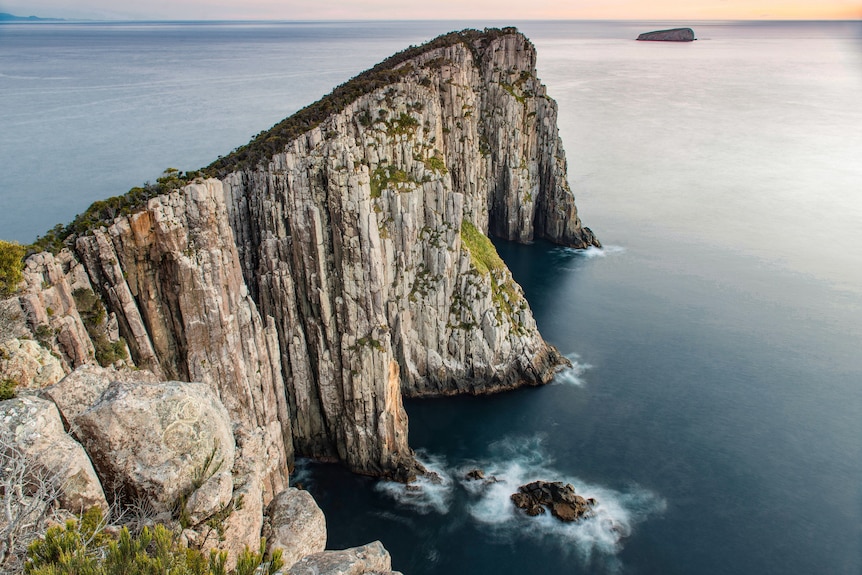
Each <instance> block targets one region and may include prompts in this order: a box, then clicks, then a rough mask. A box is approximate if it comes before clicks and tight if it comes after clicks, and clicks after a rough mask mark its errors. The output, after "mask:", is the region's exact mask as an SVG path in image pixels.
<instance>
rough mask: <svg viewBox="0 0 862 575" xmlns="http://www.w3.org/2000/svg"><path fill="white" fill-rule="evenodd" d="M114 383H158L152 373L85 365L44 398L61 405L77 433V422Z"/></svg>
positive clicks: (64, 414)
mask: <svg viewBox="0 0 862 575" xmlns="http://www.w3.org/2000/svg"><path fill="white" fill-rule="evenodd" d="M114 381H122V382H126V383H157V382H158V381H159V380H158V378H157V377H156V376H155V374H153V373H152V372H150V371H147V370H144V369H141V370H133V369H128V368H124V369H115V368H113V367H100V366H98V365H95V364H92V363H88V364H84V365H82V366H80V367H78V368H77V369H75V371H73V372H72V373H70V374H69V375H67V376H65V377H64V378H63V379H61V380H60V381H59V382H57V383H56V384H55V385H52V386H50V387H46V388H44V389H43V390H42V391H41V394H42V395H43V396H45V397H48V398H50V399H51V401H53V402H54V403H55V404H56V405H57V409H59V410H60V415H62V416H63V419H64V420H65V421H66V424H67V425H68V426H69V427H70V428H72V429H73V430H74V426H75V419H76V418H77V417H78V416H79V415H81V414H82V413H84V412H85V411H87V410H88V409H90V408H91V407H92V406H93V405H95V404H96V402H97V401H98V399H99V397H101V395H102V393H104V392H105V390H106V389H108V387H109V386H110V385H111V383H112V382H114Z"/></svg>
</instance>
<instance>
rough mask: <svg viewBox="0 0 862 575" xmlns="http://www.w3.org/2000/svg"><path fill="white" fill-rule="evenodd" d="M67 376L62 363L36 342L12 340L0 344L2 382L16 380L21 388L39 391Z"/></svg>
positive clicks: (0, 374) (0, 376)
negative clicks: (3, 380)
mask: <svg viewBox="0 0 862 575" xmlns="http://www.w3.org/2000/svg"><path fill="white" fill-rule="evenodd" d="M65 375H66V372H65V371H64V370H63V364H62V362H61V361H60V360H59V359H58V358H57V357H55V356H54V355H52V354H51V351H50V350H48V349H45V348H44V347H42V346H41V345H39V343H38V342H36V341H33V340H31V339H10V340H8V341H5V342H3V343H0V380H2V379H11V380H14V381H15V382H16V383H17V384H18V387H19V388H36V389H39V388H42V387H45V386H47V385H51V384H52V383H57V382H58V381H60V380H61V379H63V377H65Z"/></svg>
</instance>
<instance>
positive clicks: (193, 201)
mask: <svg viewBox="0 0 862 575" xmlns="http://www.w3.org/2000/svg"><path fill="white" fill-rule="evenodd" d="M76 249H77V252H78V254H79V256H80V258H81V260H82V261H83V263H84V265H85V266H86V268H87V271H88V272H89V277H90V278H91V279H92V283H93V285H94V286H95V287H96V289H97V290H98V291H99V292H100V294H101V295H102V298H103V300H104V301H105V302H106V304H107V305H108V307H109V308H110V309H111V310H113V311H114V312H115V313H116V314H117V317H118V320H119V327H120V331H121V332H122V333H123V334H124V335H125V336H126V339H127V341H128V344H129V348H130V349H131V351H132V356H133V357H134V358H135V360H136V362H137V364H138V365H139V366H141V367H145V368H147V369H149V370H151V371H153V372H154V373H156V374H157V375H159V376H160V377H162V378H165V379H180V380H183V381H197V382H202V383H206V384H209V385H210V387H211V388H212V389H213V390H214V391H215V392H216V393H217V394H218V396H219V398H220V399H221V401H222V403H224V405H225V407H226V408H227V409H228V412H229V413H230V414H231V417H232V419H233V420H234V421H235V422H237V424H239V425H241V426H243V427H245V428H246V429H255V428H261V429H264V430H266V433H267V434H268V436H269V441H270V442H271V443H272V444H273V445H274V446H276V447H277V449H276V452H277V453H280V454H281V459H282V461H281V462H280V464H279V465H277V466H276V471H275V472H273V473H271V474H270V477H269V478H268V485H267V486H268V487H269V493H270V495H272V494H275V493H277V492H279V491H281V490H282V489H283V488H284V486H285V485H286V481H287V473H288V467H289V466H290V465H291V464H292V455H293V450H292V442H291V436H292V432H291V429H290V417H289V415H288V411H287V403H286V400H285V396H284V382H283V379H282V375H281V366H280V363H279V352H278V339H277V336H276V332H275V328H274V326H273V323H272V319H271V318H266V317H262V316H261V315H260V314H259V313H258V311H257V306H256V304H255V303H254V301H253V300H252V298H251V297H250V296H249V295H248V290H247V289H246V286H245V282H244V280H243V277H242V273H241V271H240V270H241V268H240V265H239V260H238V256H237V251H236V246H235V243H234V238H233V233H232V231H231V228H230V226H229V225H228V223H227V212H226V209H225V205H224V201H223V192H222V185H221V183H220V182H218V181H217V180H208V181H206V182H202V183H197V184H191V185H189V186H186V187H185V188H184V189H182V190H180V191H176V192H173V193H171V194H169V195H165V196H160V197H157V198H155V199H152V200H150V201H149V203H148V205H147V208H146V209H145V210H143V211H140V212H138V213H135V214H133V215H131V216H129V217H124V218H118V219H117V220H116V221H115V222H114V224H113V225H112V226H110V227H109V228H107V229H101V230H96V231H94V232H93V233H92V234H91V235H88V236H84V237H80V238H78V240H77V245H76Z"/></svg>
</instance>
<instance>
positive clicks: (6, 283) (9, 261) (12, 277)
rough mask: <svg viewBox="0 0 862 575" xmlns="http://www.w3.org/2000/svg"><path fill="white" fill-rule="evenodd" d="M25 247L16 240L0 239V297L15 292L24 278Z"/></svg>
mask: <svg viewBox="0 0 862 575" xmlns="http://www.w3.org/2000/svg"><path fill="white" fill-rule="evenodd" d="M25 253H26V248H25V247H24V246H22V245H21V244H19V243H17V242H7V241H4V240H0V297H6V296H9V295H12V294H13V293H15V291H16V290H17V289H18V284H19V283H21V280H22V279H23V278H24V276H23V274H22V273H21V271H22V270H23V269H24V254H25Z"/></svg>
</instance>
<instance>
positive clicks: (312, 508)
mask: <svg viewBox="0 0 862 575" xmlns="http://www.w3.org/2000/svg"><path fill="white" fill-rule="evenodd" d="M263 536H264V537H266V545H267V549H269V550H272V549H281V550H282V558H283V559H284V566H285V568H288V569H289V568H290V567H291V566H293V564H294V563H296V562H297V561H299V560H300V559H302V558H303V557H305V556H306V555H312V554H314V553H319V552H321V551H323V550H324V549H325V548H326V518H325V517H324V516H323V511H321V510H320V507H318V506H317V502H315V501H314V498H313V497H312V496H311V494H310V493H309V492H308V491H303V490H300V489H294V488H293V487H291V488H289V489H286V490H284V491H282V492H281V493H279V494H278V495H276V496H275V497H274V498H273V500H272V501H271V502H270V503H269V506H268V507H267V509H266V514H265V517H264V522H263Z"/></svg>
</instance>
